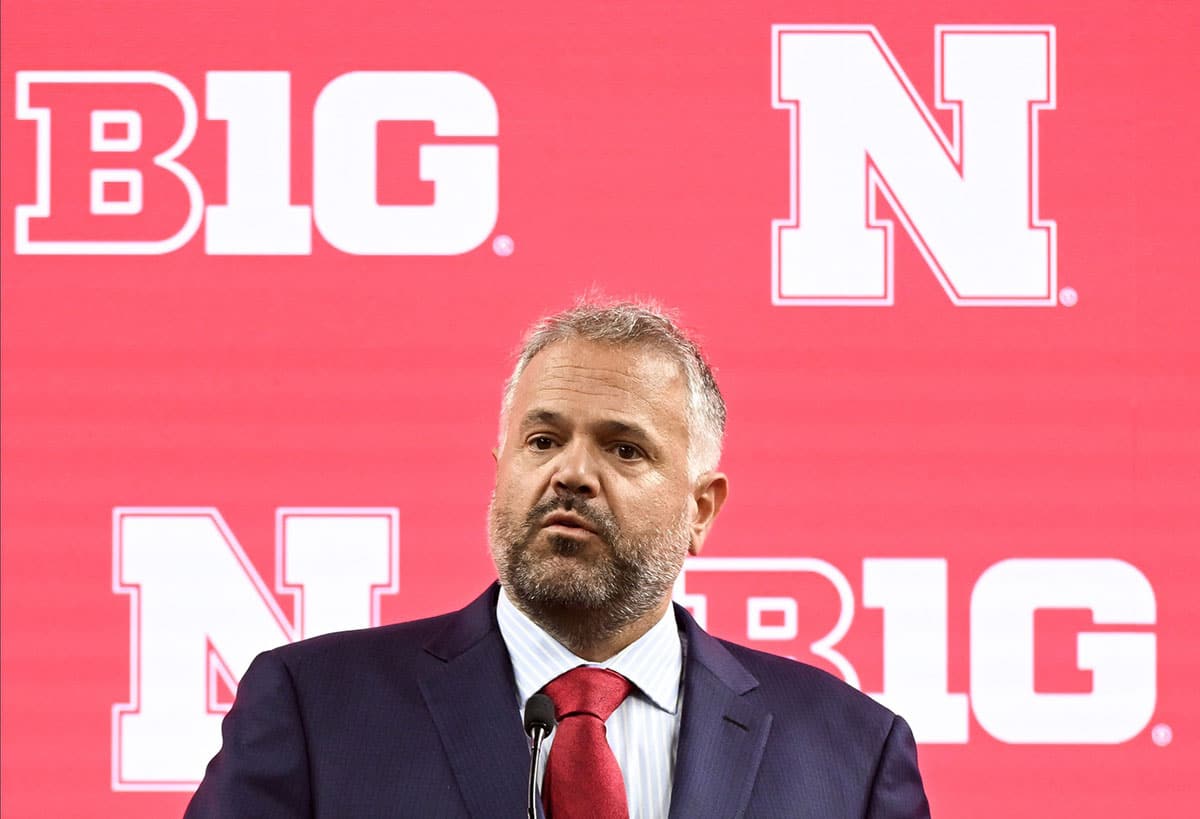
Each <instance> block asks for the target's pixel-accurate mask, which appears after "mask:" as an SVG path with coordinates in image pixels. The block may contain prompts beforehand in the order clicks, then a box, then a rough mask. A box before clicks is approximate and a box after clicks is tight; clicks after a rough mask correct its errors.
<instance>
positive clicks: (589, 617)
mask: <svg viewBox="0 0 1200 819" xmlns="http://www.w3.org/2000/svg"><path fill="white" fill-rule="evenodd" d="M558 510H563V511H569V512H572V513H574V514H576V515H578V516H579V517H581V518H583V519H584V520H586V521H587V523H588V525H589V526H590V527H591V528H592V529H594V530H595V535H594V536H595V537H597V538H599V539H600V540H601V541H603V542H604V544H605V546H606V547H607V548H606V549H605V550H603V552H602V553H600V554H594V553H592V554H585V553H584V552H585V549H586V547H587V544H586V543H585V542H584V541H582V540H579V539H577V538H574V537H568V536H565V535H559V534H550V535H549V536H548V538H547V543H548V545H549V550H544V549H543V550H540V551H539V550H535V548H534V541H535V540H537V538H538V536H539V535H540V534H541V533H542V521H543V520H544V519H545V517H546V516H547V515H549V514H550V513H551V512H555V511H558ZM488 539H489V542H490V545H491V551H492V558H493V560H494V561H495V563H496V572H497V574H498V575H499V577H500V583H501V584H502V585H503V586H504V589H505V591H506V592H507V593H508V595H509V597H510V598H511V599H512V601H513V603H514V604H515V605H516V606H517V607H518V608H520V609H521V610H522V611H523V612H525V614H526V615H528V616H529V617H530V618H531V619H532V620H533V621H534V622H536V623H537V624H538V625H540V626H541V627H542V628H544V629H545V630H546V631H547V632H549V633H550V634H551V635H552V636H553V637H555V638H556V639H557V640H558V641H559V642H561V643H563V644H564V645H566V646H567V647H568V648H571V647H573V646H582V645H587V644H589V643H592V642H594V641H597V640H604V639H607V638H609V637H611V636H613V635H614V634H616V633H617V632H619V631H620V630H621V629H622V628H624V627H625V626H627V625H629V624H630V623H633V622H634V621H636V620H638V619H639V618H641V617H643V616H645V615H646V614H648V613H650V612H652V611H654V609H656V608H657V607H658V606H659V605H661V604H662V602H663V600H664V599H665V598H666V597H667V596H668V594H669V593H670V590H671V588H672V586H673V585H674V583H675V579H676V578H677V577H678V576H679V572H680V570H681V569H682V568H683V561H684V558H685V557H686V556H687V551H688V546H689V544H690V542H691V533H690V526H689V522H688V520H687V515H686V508H685V510H684V513H683V514H681V515H680V517H679V519H678V520H677V521H675V523H674V525H672V526H669V527H666V528H658V529H655V530H654V531H653V532H652V533H651V534H649V535H647V536H643V537H634V536H630V535H629V534H626V533H625V532H623V531H622V530H621V527H620V526H619V525H618V524H617V521H616V519H615V518H614V517H613V515H612V513H611V512H609V511H608V510H607V509H603V508H601V507H598V506H593V505H591V504H590V503H589V502H588V501H587V500H586V499H585V498H583V497H580V496H578V495H567V496H555V497H551V498H547V499H546V500H544V501H542V502H540V503H538V504H537V505H535V506H534V507H533V508H532V509H530V510H529V512H528V513H527V514H526V515H525V516H524V517H523V518H520V519H518V518H517V516H516V515H515V514H513V513H512V512H511V511H510V510H508V509H505V508H503V507H502V506H501V504H499V503H497V500H496V497H495V494H493V496H492V502H491V505H490V506H489V508H488Z"/></svg>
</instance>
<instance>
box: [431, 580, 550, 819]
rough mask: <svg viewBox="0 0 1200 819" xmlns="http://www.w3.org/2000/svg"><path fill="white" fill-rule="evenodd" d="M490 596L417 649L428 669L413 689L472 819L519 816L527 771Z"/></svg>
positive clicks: (506, 659) (513, 695)
mask: <svg viewBox="0 0 1200 819" xmlns="http://www.w3.org/2000/svg"><path fill="white" fill-rule="evenodd" d="M498 588H499V587H498V586H493V587H492V588H491V589H490V590H489V591H488V592H487V593H485V594H484V595H483V596H482V597H480V598H479V599H478V600H476V601H475V602H474V603H472V604H471V605H469V606H468V607H467V608H465V609H463V610H462V611H461V612H459V613H458V615H457V616H456V617H455V618H454V619H453V620H452V621H451V623H450V625H449V627H448V628H447V629H446V630H445V631H444V632H443V633H442V634H440V635H439V636H438V637H437V638H435V639H434V640H432V641H431V642H430V643H429V645H427V646H426V647H425V650H426V651H427V652H428V653H429V654H430V655H432V656H433V657H434V658H436V661H435V662H434V663H432V664H431V668H430V669H429V670H428V671H427V672H426V673H425V674H424V675H423V676H422V678H421V681H420V687H421V694H422V696H423V697H424V699H425V704H426V706H427V707H428V708H429V712H430V714H431V715H432V716H433V722H434V724H435V725H436V726H437V730H438V734H439V735H440V737H441V740H442V745H443V746H444V747H445V750H446V757H447V758H448V759H449V760H450V765H451V767H452V769H453V771H454V778H455V780H456V781H457V782H458V787H459V791H460V792H461V794H462V797H463V801H464V802H465V803H466V805H467V809H468V810H469V811H470V813H471V815H473V816H476V817H480V819H483V818H484V817H494V816H520V815H523V813H524V811H525V801H526V794H525V784H526V779H527V776H528V771H529V745H528V742H527V740H526V739H525V732H524V730H523V728H522V726H521V717H520V714H519V712H518V709H517V690H516V685H515V683H514V682H513V675H512V664H511V661H510V660H509V657H508V652H507V650H506V649H505V647H504V641H503V639H502V638H501V636H500V631H499V629H498V627H497V626H496V620H495V606H496V594H497V589H498Z"/></svg>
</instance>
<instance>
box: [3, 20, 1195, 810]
mask: <svg viewBox="0 0 1200 819" xmlns="http://www.w3.org/2000/svg"><path fill="white" fill-rule="evenodd" d="M1197 19H1198V16H1197V12H1196V11H1195V9H1194V8H1192V7H1191V6H1188V5H1186V4H1168V3H1132V2H1128V3H1126V2H1108V3H1102V4H1091V5H1088V6H1086V7H1084V6H1080V5H1069V4H1066V5H1063V4H1059V5H1047V4H1044V3H1040V4H1039V3H1023V2H1008V3H973V2H970V3H963V2H954V3H949V2H939V1H938V0H924V1H923V2H919V3H916V4H911V3H910V4H901V5H897V4H895V3H883V2H857V3H849V2H843V3H839V2H824V1H823V0H817V2H810V3H804V4H797V3H782V2H780V3H767V2H756V3H753V4H746V5H744V6H739V7H737V8H734V7H733V6H729V5H728V4H712V5H700V4H695V3H678V4H676V3H662V2H655V3H607V4H596V5H595V7H590V6H589V7H584V6H580V7H574V6H573V5H572V4H566V5H564V4H558V3H527V4H522V5H518V6H513V5H511V4H500V5H497V4H487V3H461V2H454V3H446V2H441V3H417V2H412V3H375V2H365V0H361V1H360V0H355V1H354V2H349V1H348V2H343V3H342V4H340V5H339V6H338V7H337V8H334V7H333V6H330V5H327V4H298V3H254V4H247V3H230V2H224V0H220V2H211V1H210V2H205V3H190V2H188V3H170V4H160V3H138V2H117V3H105V4H97V5H95V6H90V7H82V6H81V5H80V4H77V3H62V2H37V3H33V2H5V3H4V5H3V25H2V28H0V32H2V34H0V36H2V45H3V49H2V60H3V66H2V69H0V95H2V107H3V113H2V120H0V122H2V127H3V151H2V156H0V172H2V176H3V192H2V193H3V198H2V203H0V204H2V208H0V232H2V254H3V255H2V257H0V258H2V262H3V279H2V294H0V295H2V302H0V310H2V314H3V315H2V318H3V323H2V327H0V334H2V356H3V362H2V363H3V383H2V395H0V397H2V411H3V429H2V433H0V444H2V456H3V495H2V509H0V512H2V526H3V529H2V538H3V553H2V568H3V581H2V582H3V590H2V597H0V615H2V629H3V634H2V640H0V650H2V652H3V670H2V683H3V702H2V725H0V731H2V737H3V754H2V757H0V766H2V767H0V771H2V773H0V780H2V781H3V791H2V798H3V812H4V815H5V816H6V817H7V816H12V817H20V816H115V815H121V816H128V817H141V816H145V817H149V816H161V815H171V814H174V813H179V812H181V811H182V808H183V806H184V804H185V803H186V799H187V791H188V789H189V788H191V787H193V785H192V784H191V783H192V782H194V777H198V776H199V775H200V773H201V772H202V768H203V761H201V762H200V763H199V769H197V764H196V762H195V760H194V759H192V758H191V757H195V756H196V755H197V754H198V755H199V756H201V757H207V755H209V754H210V753H211V750H212V747H211V742H213V741H215V737H214V735H213V733H212V725H213V724H214V723H213V720H214V719H219V714H220V713H221V711H222V709H223V708H224V707H225V706H226V704H227V702H228V699H229V696H230V693H231V691H230V689H232V688H233V687H234V686H235V685H236V678H237V676H238V674H240V672H241V670H242V668H244V664H243V659H242V658H243V655H244V654H245V652H247V651H250V650H259V649H262V648H266V647H268V646H269V645H270V644H271V643H272V642H276V643H277V642H279V641H280V640H282V639H290V638H292V637H295V636H301V635H308V634H312V633H316V632H317V631H320V630H325V629H327V628H337V627H349V626H354V625H365V624H367V623H368V622H392V621H397V620H403V619H409V618H413V617H418V616H422V615H426V614H429V613H432V612H437V611H444V610H447V609H450V608H457V607H459V606H460V605H462V604H464V603H465V602H466V601H468V600H469V599H471V598H472V597H473V596H474V595H475V594H476V593H477V592H478V591H479V590H480V589H481V588H482V587H483V586H484V584H485V583H487V582H488V581H489V580H490V578H491V577H492V569H491V565H490V562H489V559H488V557H487V553H486V548H485V544H484V520H485V509H486V503H487V498H488V493H489V491H490V485H491V479H492V475H491V470H492V463H491V459H490V456H489V454H488V452H489V449H490V448H491V446H492V445H493V442H494V437H495V432H496V413H497V407H498V402H499V391H500V386H501V383H502V381H503V379H504V377H505V375H506V373H507V370H508V368H509V367H510V365H511V361H510V358H509V354H510V353H511V351H512V349H513V347H514V345H515V344H516V342H517V341H518V339H519V336H520V333H521V331H522V329H523V328H524V327H525V326H526V325H527V324H528V323H529V322H530V321H531V320H532V319H534V318H535V317H537V316H538V315H540V314H542V313H544V312H547V311H550V310H554V309H558V308H561V307H564V306H566V305H568V304H569V303H570V302H571V301H572V300H573V298H574V297H575V296H576V295H577V294H580V293H582V292H584V291H587V290H588V289H589V288H592V287H594V286H595V287H599V288H601V289H603V290H604V291H605V292H607V293H611V294H616V295H642V296H650V297H654V298H657V299H659V300H661V301H662V302H664V303H666V304H668V305H672V306H675V307H678V308H679V310H680V311H681V314H682V317H683V319H684V322H685V324H687V325H688V326H690V327H692V328H694V329H695V330H696V331H697V333H698V334H699V336H700V337H701V339H702V341H703V343H704V346H705V348H706V350H707V352H708V354H709V355H710V357H711V359H712V361H713V363H714V364H715V366H716V368H717V371H718V378H719V380H720V383H721V386H722V389H723V391H724V393H725V395H726V397H727V401H728V403H729V407H730V422H729V433H728V438H727V444H726V451H725V456H724V458H723V465H724V469H725V471H726V472H727V473H728V474H729V476H730V480H731V497H730V501H729V503H728V504H727V506H726V508H725V512H724V513H723V515H722V517H721V519H720V521H719V522H718V524H717V527H716V530H715V533H714V535H713V537H712V538H711V540H710V542H709V546H708V548H707V550H706V553H705V555H704V556H703V557H702V558H701V559H700V561H699V562H697V563H695V564H693V565H692V566H691V567H689V569H688V571H687V573H686V577H685V581H684V584H683V585H682V586H681V588H680V590H679V591H680V599H681V600H684V601H685V602H689V603H690V604H692V605H693V606H694V607H696V606H697V605H698V604H699V606H700V607H702V609H703V612H702V613H703V614H704V615H706V617H707V620H708V624H709V626H710V628H711V629H712V630H713V631H715V632H717V633H718V634H720V635H722V636H727V637H729V638H731V639H735V640H739V641H741V642H745V643H749V644H752V645H761V646H762V647H764V648H767V649H768V650H775V651H779V652H781V653H785V654H791V655H793V656H797V657H800V658H802V659H808V660H809V661H812V662H815V663H817V664H819V665H822V666H823V667H826V668H829V670H831V671H834V672H835V673H839V674H841V675H842V676H847V677H857V682H858V684H859V685H860V686H861V687H862V688H863V689H864V690H866V691H869V692H874V693H879V694H880V695H881V696H882V698H883V699H885V700H888V701H889V703H890V704H892V705H894V707H896V708H897V709H898V710H900V711H901V712H902V713H905V714H907V715H909V716H911V717H912V721H913V724H914V728H915V730H916V731H917V734H918V738H919V739H921V740H922V744H921V751H920V753H921V764H922V769H923V771H924V773H925V777H926V784H927V788H928V790H929V793H930V799H931V803H932V807H933V809H934V812H935V814H936V815H940V816H972V817H989V816H995V817H1008V816H1021V815H1039V816H1056V815H1064V816H1065V815H1071V816H1097V817H1099V816H1112V817H1117V816H1129V815H1143V816H1150V815H1162V816H1166V815H1176V814H1178V813H1180V812H1181V810H1183V807H1182V806H1184V805H1190V804H1191V803H1192V802H1194V801H1195V797H1196V795H1197V793H1196V785H1195V776H1194V775H1195V771H1196V769H1197V766H1198V764H1200V744H1198V742H1197V738H1196V737H1197V731H1200V710H1198V708H1197V705H1196V703H1195V700H1194V694H1193V690H1194V685H1193V684H1192V682H1191V681H1192V680H1194V679H1195V677H1196V673H1197V671H1198V669H1197V663H1198V661H1200V653H1198V649H1197V644H1196V640H1195V638H1194V636H1193V632H1192V631H1191V630H1192V628H1194V627H1195V623H1196V622H1197V615H1198V612H1197V603H1196V599H1197V596H1196V594H1195V590H1194V586H1195V580H1194V576H1195V572H1196V570H1197V568H1198V566H1200V562H1198V558H1197V557H1196V545H1197V542H1198V536H1200V511H1198V510H1200V504H1198V503H1197V500H1196V497H1197V490H1198V489H1200V434H1198V428H1200V423H1198V422H1197V417H1198V415H1200V386H1198V383H1200V382H1198V380H1197V378H1198V376H1200V326H1198V324H1197V321H1196V319H1195V311H1196V302H1197V300H1198V299H1200V278H1197V276H1196V275H1195V271H1194V267H1195V257H1196V253H1195V250H1194V245H1195V242H1194V233H1195V228H1194V226H1193V224H1192V222H1193V221H1194V214H1193V210H1194V209H1193V207H1192V205H1193V203H1194V201H1195V191H1196V190H1197V186H1198V184H1200V178H1198V174H1197V164H1198V163H1197V162H1196V161H1195V159H1194V156H1193V144H1194V142H1195V134H1196V126H1197V124H1198V123H1197V117H1198V115H1197V112H1196V107H1195V105H1194V103H1193V98H1194V89H1193V88H1192V85H1193V80H1194V75H1195V64H1194V62H1195V61H1194V55H1193V53H1192V52H1193V44H1194V42H1195V39H1196V36H1197V34H1200V32H1198V31H1197ZM773 27H775V28H774V29H773ZM871 27H873V28H871ZM984 41H986V42H984ZM980 43H983V45H979V44H980ZM81 72H82V73H81ZM105 72H108V73H105ZM111 72H122V73H111ZM233 72H258V73H255V74H243V73H233ZM357 72H379V73H372V74H366V73H357ZM881 77H883V78H886V81H884V80H881V79H880V78H881ZM905 83H910V87H909V86H906V84H905ZM943 97H944V98H945V99H944V100H943V99H942V98H943ZM318 99H320V102H318ZM1005 100H1007V101H1008V107H1007V108H1005V107H1004V106H1003V105H1001V104H1000V102H1003V101H1005ZM893 103H894V104H895V108H894V110H893V109H892V108H887V105H891V104H893ZM189 105H192V106H194V108H193V110H192V111H191V112H190V113H189V111H188V107H189ZM981 111H992V112H993V113H994V117H992V118H990V119H988V118H986V117H982V116H980V115H979V112H981ZM105 112H107V113H105ZM130 112H132V114H131V113H130ZM928 112H932V113H928ZM927 113H928V116H927ZM189 121H190V124H189ZM864 123H865V124H864ZM922 123H924V125H922ZM918 126H920V127H918ZM925 126H928V127H925ZM808 128H811V129H813V130H811V131H809V130H806V129H808ZM923 128H924V130H922V129H923ZM839 129H841V130H839ZM856 129H857V130H856ZM192 132H194V133H192ZM181 135H182V137H181ZM189 136H190V138H188V137H189ZM855 140H858V142H856V141H855ZM906 140H907V141H906ZM177 141H178V142H179V143H180V144H179V145H178V148H179V151H178V152H177V153H178V160H177V166H170V165H169V163H170V161H171V156H169V155H168V156H167V157H165V158H162V159H161V161H160V162H159V164H155V156H156V155H158V154H160V153H162V152H164V151H167V152H168V154H169V153H170V151H168V149H169V148H170V147H171V145H172V143H175V142H177ZM859 142H861V143H862V144H861V145H860V144H859ZM422 146H424V147H422ZM846 146H850V148H847V147H846ZM851 148H853V149H854V151H857V153H854V152H853V151H851V150H850V149H851ZM847 157H849V158H847ZM843 161H845V162H846V163H847V165H846V166H845V167H843V165H841V164H839V163H841V162H843ZM163 162H166V163H168V164H167V165H164V164H163ZM850 166H852V167H850ZM846 167H849V168H850V171H852V172H851V173H843V171H844V170H845V169H846ZM172 168H174V169H173V170H172ZM181 169H182V170H181ZM97 172H98V173H97ZM839 174H841V175H839ZM422 176H424V177H425V178H424V180H422V178H421V177H422ZM187 177H192V178H193V179H194V183H193V184H189V183H187V182H186V181H185V179H186V178H187ZM822 179H824V182H823V183H822V184H824V187H820V186H819V185H817V182H818V181H820V180H822ZM810 183H811V184H812V185H813V186H814V187H812V188H811V190H810V189H809V188H806V187H805V186H806V185H808V184H810ZM864 192H865V197H864ZM256 197H257V198H256ZM839 197H840V198H839ZM847 203H849V204H847ZM855 203H857V204H855ZM864 203H865V206H866V207H868V208H869V212H868V213H866V214H862V213H861V208H862V207H863V206H864ZM221 205H227V206H229V209H228V210H227V211H225V212H222V211H219V210H213V211H204V210H203V209H202V208H203V206H210V207H211V206H221ZM310 207H311V211H309V210H305V208H310ZM853 207H857V208H859V210H858V211H854V212H855V213H859V214H861V215H859V216H856V217H855V220H851V221H847V220H846V219H845V218H842V221H841V222H839V223H838V224H833V223H834V222H836V221H837V218H835V217H838V215H839V214H841V216H842V217H844V216H845V213H849V212H850V210H847V208H851V209H852V208H853ZM826 216H827V217H828V218H827V219H826V221H828V222H829V224H824V223H823V222H822V219H823V217H826ZM838 218H840V217H838ZM797 220H798V221H797ZM773 222H777V223H778V224H775V225H773ZM885 222H886V223H888V224H892V225H893V226H894V228H893V230H892V232H891V236H892V243H893V248H894V249H893V251H892V257H893V258H892V269H893V270H894V277H890V276H887V275H886V269H885V267H883V266H881V265H882V264H883V263H882V262H881V261H880V258H881V257H880V255H879V253H878V251H880V250H881V249H882V250H886V246H887V242H885V241H884V240H883V239H882V238H881V237H882V236H883V231H881V230H867V229H866V227H867V225H868V223H869V224H872V225H882V224H884V223H885ZM838 230H841V231H842V233H838V232H837V231H838ZM822 231H824V232H822ZM801 234H803V236H801V238H798V239H795V241H793V240H792V239H788V238H786V237H787V236H800V235H801ZM789 242H791V244H789ZM71 243H82V244H71ZM806 243H807V244H806ZM1039 243H1040V244H1039ZM1039 248H1040V250H1039ZM822 254H824V255H822ZM872 254H874V255H872ZM1022 254H1024V255H1022ZM859 258H867V259H868V261H869V262H870V265H868V267H866V268H862V270H868V272H870V271H874V272H871V275H869V276H866V278H865V279H863V280H861V281H860V280H858V279H854V278H853V276H852V272H853V271H851V272H847V271H848V270H849V267H846V269H843V268H842V267H840V266H839V265H842V262H843V261H844V260H845V259H859ZM996 260H1001V261H999V262H998V261H996ZM822 264H824V265H825V266H822ZM846 264H849V263H846ZM871 265H873V266H871ZM981 271H982V272H981ZM989 271H990V272H989ZM881 288H882V289H881ZM831 295H833V296H841V297H844V298H835V299H832V301H833V302H836V303H832V304H831V303H829V302H830V301H831V299H829V298H828V297H829V296H831ZM822 302H824V303H822ZM843 302H859V303H858V304H846V303H843ZM280 510H284V511H280ZM286 510H292V511H290V512H289V511H286ZM289 521H292V522H293V523H296V522H297V521H299V522H298V523H296V527H297V528H295V529H289V526H290V525H291V524H290V523H289ZM355 521H358V522H359V523H356V522H355ZM360 523H361V526H359V524H360ZM356 526H359V528H355V527H356ZM306 527H307V528H306ZM322 527H325V528H322ZM713 558H718V560H713ZM732 558H740V559H745V560H743V562H740V563H731V562H722V561H727V560H728V559H732ZM305 561H308V562H305ZM322 561H325V562H324V563H323V562H322ZM331 566H341V567H342V569H344V571H345V573H346V582H345V583H344V584H343V585H342V586H339V587H336V588H334V586H328V587H320V588H318V580H317V578H318V577H320V576H324V575H322V570H323V569H329V568H330V567H331ZM326 574H328V572H326ZM310 583H311V584H312V585H309V584H310ZM334 585H336V584H334ZM372 587H374V590H372ZM296 591H302V592H303V594H292V593H291V592H296ZM700 595H703V600H702V601H701V598H700V597H699V596H700ZM300 600H303V601H304V604H303V607H304V611H303V613H302V612H301V611H300V609H301V608H302V605H301V603H300V602H299V601H300ZM322 604H323V605H324V608H321V605H322ZM231 622H232V623H234V624H235V625H236V624H237V623H242V622H245V623H246V626H245V628H244V629H242V631H243V632H244V633H241V634H235V633H233V632H234V631H236V629H234V628H231V627H230V623H231ZM182 634H186V635H188V636H189V640H174V639H172V638H173V637H178V636H180V635H182ZM822 638H825V642H824V643H822V642H821V640H822ZM814 642H817V645H816V646H815V647H814V646H813V645H812V644H813V643H814ZM182 643H186V644H185V645H183V644H182ZM196 692H199V693H196ZM151 703H153V709H152V708H151ZM152 710H153V711H154V713H153V714H151V711H152ZM193 731H194V732H195V733H192V732H193ZM189 753H190V755H191V756H189ZM797 764H802V761H801V760H798V761H797ZM156 766H157V767H156Z"/></svg>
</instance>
